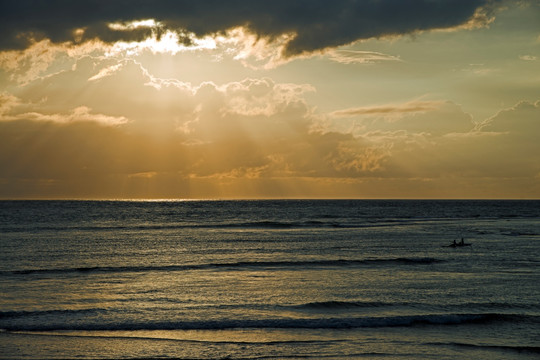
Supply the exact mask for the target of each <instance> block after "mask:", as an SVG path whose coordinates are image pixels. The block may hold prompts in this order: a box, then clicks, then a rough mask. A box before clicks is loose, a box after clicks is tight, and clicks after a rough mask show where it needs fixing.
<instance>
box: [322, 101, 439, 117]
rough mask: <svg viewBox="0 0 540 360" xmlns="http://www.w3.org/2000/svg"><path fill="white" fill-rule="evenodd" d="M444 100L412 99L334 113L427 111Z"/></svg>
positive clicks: (347, 115) (347, 114)
mask: <svg viewBox="0 0 540 360" xmlns="http://www.w3.org/2000/svg"><path fill="white" fill-rule="evenodd" d="M443 103H444V102H442V101H411V102H407V103H402V104H397V105H384V106H365V107H356V108H350V109H344V110H337V111H334V112H333V113H332V116H335V117H350V116H358V115H374V114H403V113H415V112H426V111H431V110H436V109H438V108H440V107H441V106H442V105H443Z"/></svg>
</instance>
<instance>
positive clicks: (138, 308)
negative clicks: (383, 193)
mask: <svg viewBox="0 0 540 360" xmlns="http://www.w3.org/2000/svg"><path fill="white" fill-rule="evenodd" d="M0 236H1V237H0V289H1V290H2V291H1V292H0V329H2V330H1V332H0V358H2V359H53V358H54V359H64V358H65V359H67V358H80V359H140V358H150V359H153V358H174V359H216V358H217V359H219V358H223V359H293V358H294V359H299V358H300V359H303V358H305V359H308V358H313V359H321V358H327V359H351V358H379V357H385V358H400V359H403V358H410V359H422V358H425V359H462V358H474V359H489V360H493V359H529V358H530V359H535V358H538V357H539V356H540V303H539V301H538V299H540V286H539V285H538V284H539V283H540V266H539V265H540V201H389V200H386V201H345V200H340V201H308V200H299V201H292V200H282V201H169V202H135V201H1V202H0ZM461 238H464V241H465V243H467V244H470V246H461V247H460V246H458V247H449V246H448V245H450V244H452V243H453V241H454V240H456V241H458V242H459V241H460V239H461Z"/></svg>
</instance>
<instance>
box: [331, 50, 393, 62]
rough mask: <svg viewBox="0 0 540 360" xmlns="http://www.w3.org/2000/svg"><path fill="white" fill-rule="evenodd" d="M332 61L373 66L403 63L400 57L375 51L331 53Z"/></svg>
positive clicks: (339, 51)
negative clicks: (385, 62)
mask: <svg viewBox="0 0 540 360" xmlns="http://www.w3.org/2000/svg"><path fill="white" fill-rule="evenodd" d="M329 57H330V60H333V61H335V62H338V63H342V64H372V63H378V62H383V61H401V60H400V59H399V56H393V55H388V54H383V53H380V52H374V51H357V50H334V51H332V52H330V53H329Z"/></svg>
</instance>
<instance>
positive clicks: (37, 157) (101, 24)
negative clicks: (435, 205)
mask: <svg viewBox="0 0 540 360" xmlns="http://www.w3.org/2000/svg"><path fill="white" fill-rule="evenodd" d="M0 34H1V35H2V36H1V37H0V198H115V199H118V198H274V197H282V198H299V197H300V198H302V197H306V198H540V1H536V0H523V1H518V0H500V1H497V0H454V1H450V0H448V1H443V0H410V1H397V0H378V1H374V0H364V1H360V0H358V1H354V0H334V1H323V0H309V1H308V0H287V1H284V0H274V1H253V0H251V1H248V0H232V1H211V0H206V1H196V0H179V1H172V0H156V1H149V0H141V1H138V2H133V1H127V0H126V1H101V0H91V1H72V2H66V1H55V0H51V1H39V0H37V1H29V0H20V1H6V0H1V1H0Z"/></svg>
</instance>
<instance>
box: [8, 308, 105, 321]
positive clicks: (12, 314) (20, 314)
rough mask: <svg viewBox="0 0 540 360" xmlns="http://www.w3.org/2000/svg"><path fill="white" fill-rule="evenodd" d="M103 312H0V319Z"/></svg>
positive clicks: (86, 310)
mask: <svg viewBox="0 0 540 360" xmlns="http://www.w3.org/2000/svg"><path fill="white" fill-rule="evenodd" d="M103 312H105V310H104V309H77V310H73V309H52V310H36V311H27V310H21V311H0V319H15V318H25V317H37V316H49V315H52V316H58V315H78V314H84V315H88V314H98V313H103Z"/></svg>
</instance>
